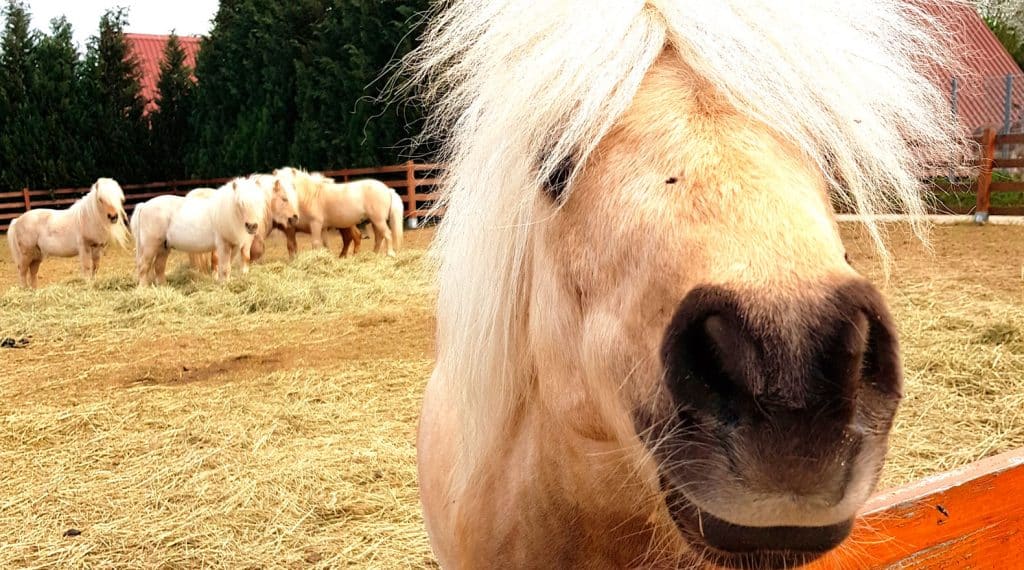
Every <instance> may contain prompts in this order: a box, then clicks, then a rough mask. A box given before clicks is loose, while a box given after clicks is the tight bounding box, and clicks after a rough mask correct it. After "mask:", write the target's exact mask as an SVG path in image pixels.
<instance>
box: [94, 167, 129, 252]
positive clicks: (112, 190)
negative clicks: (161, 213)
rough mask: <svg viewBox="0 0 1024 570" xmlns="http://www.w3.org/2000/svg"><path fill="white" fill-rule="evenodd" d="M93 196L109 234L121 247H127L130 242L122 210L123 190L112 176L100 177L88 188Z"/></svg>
mask: <svg viewBox="0 0 1024 570" xmlns="http://www.w3.org/2000/svg"><path fill="white" fill-rule="evenodd" d="M89 193H90V194H92V195H93V196H94V199H95V207H96V210H97V212H98V214H99V216H100V218H101V219H102V221H103V223H105V224H107V225H108V227H109V232H110V236H111V237H113V238H114V241H116V242H117V243H118V244H119V245H120V246H121V247H124V248H128V247H129V244H130V242H131V239H130V235H129V231H128V226H127V220H128V215H127V214H126V213H125V211H124V191H123V190H122V189H121V185H120V184H118V183H117V181H116V180H114V179H112V178H100V179H99V180H97V181H96V182H95V183H94V184H93V185H92V188H90V189H89Z"/></svg>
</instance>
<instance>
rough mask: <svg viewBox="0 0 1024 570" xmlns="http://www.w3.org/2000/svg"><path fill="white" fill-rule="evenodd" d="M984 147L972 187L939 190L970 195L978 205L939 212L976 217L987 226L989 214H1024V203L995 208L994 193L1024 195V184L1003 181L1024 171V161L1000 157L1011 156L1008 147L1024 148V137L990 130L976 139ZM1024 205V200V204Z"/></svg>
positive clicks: (967, 185)
mask: <svg viewBox="0 0 1024 570" xmlns="http://www.w3.org/2000/svg"><path fill="white" fill-rule="evenodd" d="M974 140H975V141H976V142H977V143H978V145H979V146H980V152H979V156H978V162H977V166H978V177H977V178H976V179H975V180H974V181H972V182H970V183H968V184H952V185H950V186H948V187H943V188H939V189H938V191H941V192H953V193H969V194H973V195H974V205H973V207H968V208H940V211H939V212H938V213H942V214H945V213H950V214H972V213H973V214H974V220H975V221H976V222H978V223H984V222H986V221H987V220H988V217H989V215H1006V216H1021V215H1024V203H1022V204H1021V205H1014V206H992V194H997V193H1004V192H1024V181H1015V180H1001V179H1000V178H1003V176H1001V174H1002V173H1003V172H1004V171H1015V170H1017V169H1022V168H1024V158H999V156H1000V154H1007V153H1006V152H1000V151H1005V150H1007V149H1004V147H1008V146H1011V147H1012V146H1014V145H1024V134H1021V133H1013V134H998V133H997V132H996V129H995V127H989V128H986V129H985V130H984V131H983V132H982V133H981V135H979V136H977V137H975V138H974ZM1022 202H1024V201H1022Z"/></svg>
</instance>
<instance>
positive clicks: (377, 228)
mask: <svg viewBox="0 0 1024 570" xmlns="http://www.w3.org/2000/svg"><path fill="white" fill-rule="evenodd" d="M373 237H374V242H373V252H374V253H380V250H381V247H382V246H383V247H385V248H386V250H387V254H388V257H394V256H395V248H393V247H391V233H390V230H389V229H388V226H387V224H385V223H383V222H373Z"/></svg>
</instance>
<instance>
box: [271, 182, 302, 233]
mask: <svg viewBox="0 0 1024 570" xmlns="http://www.w3.org/2000/svg"><path fill="white" fill-rule="evenodd" d="M269 186H270V191H269V207H270V215H271V217H272V218H273V220H274V223H277V224H280V225H282V226H294V225H296V224H298V223H299V198H298V194H297V193H296V191H295V184H294V183H293V182H292V181H291V179H290V178H287V177H284V178H277V177H274V178H272V179H271V181H270V184H269Z"/></svg>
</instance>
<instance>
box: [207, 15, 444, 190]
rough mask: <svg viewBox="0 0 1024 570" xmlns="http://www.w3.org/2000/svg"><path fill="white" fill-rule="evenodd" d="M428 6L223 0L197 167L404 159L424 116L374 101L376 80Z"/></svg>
mask: <svg viewBox="0 0 1024 570" xmlns="http://www.w3.org/2000/svg"><path fill="white" fill-rule="evenodd" d="M428 4H429V0H403V1H395V2H380V1H378V0H299V1H296V2H290V3H283V2H277V1H274V0H224V1H222V2H221V4H220V9H219V10H218V12H217V15H216V16H215V18H214V26H213V29H212V31H211V32H210V35H209V37H208V38H207V39H206V40H205V41H204V42H203V46H202V49H201V50H200V53H199V58H198V61H197V63H196V76H197V79H198V82H199V88H198V92H197V96H196V109H195V113H194V115H193V117H194V123H193V125H194V136H193V142H194V144H193V147H192V148H191V149H190V152H189V161H188V162H189V165H190V170H192V171H193V172H196V173H199V174H201V175H206V176H213V175H224V174H231V173H237V172H248V171H255V170H266V169H270V168H273V167H276V166H280V165H281V164H285V163H290V164H298V165H302V166H307V167H310V168H330V167H336V166H354V165H369V164H381V163H389V162H395V161H398V160H400V159H401V158H402V150H403V148H404V147H403V146H402V145H403V142H404V141H405V140H407V139H408V138H409V136H410V134H411V131H410V127H409V125H410V123H414V122H415V121H416V119H417V114H416V112H415V109H410V108H404V107H402V106H393V107H386V106H385V105H383V104H381V103H379V102H378V101H377V98H378V97H377V96H378V95H379V94H380V92H379V90H380V86H381V85H382V84H383V83H384V81H383V80H379V78H381V77H382V74H383V73H384V71H385V69H386V68H387V66H388V64H389V63H390V62H392V61H393V60H394V59H395V58H399V57H402V56H403V55H404V54H405V53H407V52H408V50H409V49H411V48H412V47H413V43H414V42H413V39H412V38H414V37H415V34H414V33H413V32H412V30H411V25H412V23H413V22H415V21H416V20H417V18H416V14H417V13H418V12H421V11H423V10H425V9H426V8H427V7H428ZM375 80H377V81H376V83H375Z"/></svg>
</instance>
